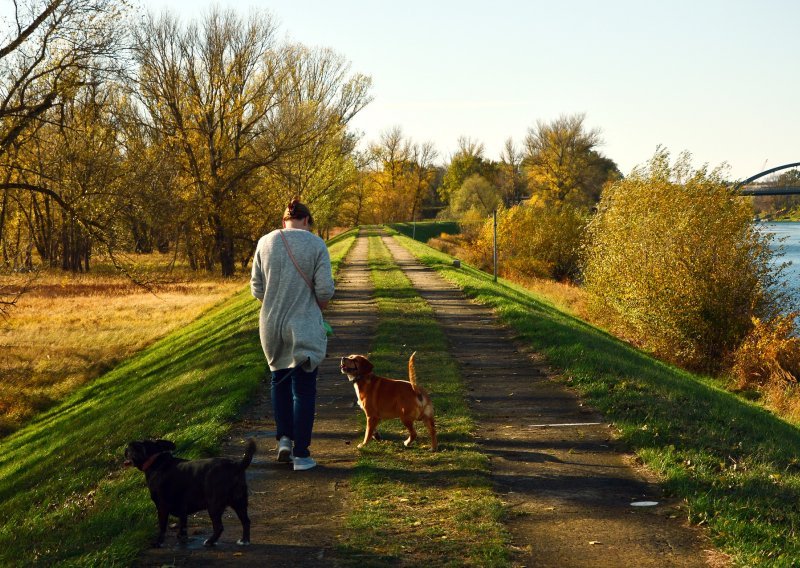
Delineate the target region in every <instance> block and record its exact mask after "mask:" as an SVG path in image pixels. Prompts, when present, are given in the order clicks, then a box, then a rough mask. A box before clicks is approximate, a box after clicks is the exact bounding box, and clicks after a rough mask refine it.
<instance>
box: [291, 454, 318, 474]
mask: <svg viewBox="0 0 800 568" xmlns="http://www.w3.org/2000/svg"><path fill="white" fill-rule="evenodd" d="M316 466H317V462H316V461H314V458H312V457H307V458H294V470H295V471H305V470H307V469H311V468H312V467H316Z"/></svg>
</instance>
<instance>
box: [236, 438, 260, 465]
mask: <svg viewBox="0 0 800 568" xmlns="http://www.w3.org/2000/svg"><path fill="white" fill-rule="evenodd" d="M255 453H256V441H255V440H253V438H250V439H249V440H247V447H246V448H245V449H244V456H243V457H242V461H240V462H239V467H240V468H242V471H244V470H246V469H247V468H248V466H249V465H250V462H252V461H253V454H255Z"/></svg>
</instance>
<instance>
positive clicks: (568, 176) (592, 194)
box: [523, 114, 621, 207]
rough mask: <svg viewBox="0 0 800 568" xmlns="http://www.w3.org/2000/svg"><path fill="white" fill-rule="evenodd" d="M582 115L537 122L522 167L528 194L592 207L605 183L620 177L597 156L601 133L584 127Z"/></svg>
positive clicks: (526, 145)
mask: <svg viewBox="0 0 800 568" xmlns="http://www.w3.org/2000/svg"><path fill="white" fill-rule="evenodd" d="M584 119H585V116H584V115H583V114H577V115H572V116H561V117H559V118H558V119H556V120H554V121H553V122H550V123H546V122H542V121H539V122H537V125H536V128H535V129H534V128H530V129H528V135H527V136H526V138H525V155H524V159H523V167H524V169H525V173H526V176H527V181H528V187H529V189H530V191H531V192H532V193H533V194H535V195H539V196H541V197H543V198H544V199H546V200H549V201H557V202H568V203H571V204H574V205H580V206H584V207H591V206H593V205H594V204H595V203H596V202H597V200H598V199H599V198H600V193H601V191H602V188H603V185H604V184H605V183H606V182H607V181H611V180H614V179H618V178H619V177H621V175H620V173H619V170H618V169H617V166H616V164H615V163H614V162H613V161H611V160H609V159H608V158H606V157H604V156H602V155H601V154H599V153H598V152H597V151H596V150H595V148H596V147H597V146H598V145H599V144H600V143H601V138H600V131H599V130H596V129H592V130H586V129H585V128H584V124H583V123H584Z"/></svg>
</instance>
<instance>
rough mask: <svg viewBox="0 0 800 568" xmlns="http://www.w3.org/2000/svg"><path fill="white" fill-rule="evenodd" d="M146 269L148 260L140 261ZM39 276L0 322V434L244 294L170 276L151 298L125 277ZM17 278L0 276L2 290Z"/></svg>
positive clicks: (238, 282) (237, 283)
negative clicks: (218, 306) (220, 304)
mask: <svg viewBox="0 0 800 568" xmlns="http://www.w3.org/2000/svg"><path fill="white" fill-rule="evenodd" d="M142 260H143V262H142V265H145V266H146V265H148V261H149V260H150V259H147V258H144V259H142ZM103 272H104V271H103V270H102V267H100V268H99V269H98V271H97V272H96V273H89V274H83V275H67V274H64V273H62V272H60V271H52V272H47V273H43V274H40V275H39V277H38V278H37V279H36V280H35V282H34V283H33V284H32V286H31V287H30V289H29V290H27V291H26V292H25V293H24V294H23V295H22V296H21V297H20V298H19V300H18V301H17V304H16V306H14V307H13V308H11V309H10V310H9V313H8V314H7V316H6V317H5V318H3V319H2V320H0V433H7V432H9V431H11V430H13V429H16V428H17V427H19V425H20V424H22V423H23V422H24V421H25V420H26V419H28V418H30V417H31V416H32V415H33V414H35V413H36V412H39V411H41V410H43V409H44V408H46V407H48V406H49V405H51V404H52V403H53V402H54V401H56V400H58V399H60V398H62V397H64V396H65V395H66V394H69V393H70V392H71V391H73V390H74V389H75V388H76V387H78V386H80V385H82V384H84V383H86V382H88V381H90V380H92V379H93V378H96V377H97V376H99V375H100V374H102V373H103V372H104V371H106V370H108V369H110V368H112V367H113V366H114V365H116V364H117V363H119V362H120V361H122V360H123V359H125V358H127V357H129V356H131V355H132V354H134V353H136V352H137V351H140V350H141V349H143V348H144V347H146V346H147V345H149V344H151V343H152V342H153V341H155V340H156V339H158V338H160V337H163V336H165V335H166V334H168V333H169V332H171V331H173V330H174V329H176V328H178V327H180V326H182V325H185V324H187V323H189V322H191V321H192V320H194V319H196V318H197V317H198V316H199V315H200V314H202V313H203V312H204V311H206V310H208V309H209V308H210V307H212V306H213V305H215V304H217V303H219V302H220V301H221V300H223V299H225V298H227V297H229V296H231V295H232V294H234V293H235V292H236V291H238V290H241V289H242V287H243V286H244V285H245V282H246V280H245V278H246V276H244V275H242V277H241V278H237V279H234V280H230V279H227V280H223V279H221V278H216V277H214V276H212V275H207V274H201V275H198V274H191V273H188V272H186V271H180V270H179V271H177V272H172V273H171V274H169V275H168V277H166V278H165V277H164V276H165V275H162V276H161V277H160V280H161V284H159V285H158V286H156V287H155V288H154V289H153V290H151V291H148V290H145V289H142V288H141V287H138V286H136V285H135V284H133V283H132V282H131V281H130V280H129V279H128V278H126V277H124V276H115V275H109V274H107V273H106V274H103ZM25 280H26V279H25V278H23V277H21V276H0V286H3V287H5V289H6V290H9V289H14V287H15V286H18V285H21V284H24V282H25Z"/></svg>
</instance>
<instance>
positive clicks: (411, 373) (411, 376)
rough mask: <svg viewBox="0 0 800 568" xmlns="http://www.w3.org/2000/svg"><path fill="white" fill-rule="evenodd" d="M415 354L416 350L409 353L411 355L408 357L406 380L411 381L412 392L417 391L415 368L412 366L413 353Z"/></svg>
mask: <svg viewBox="0 0 800 568" xmlns="http://www.w3.org/2000/svg"><path fill="white" fill-rule="evenodd" d="M416 354H417V352H416V351H414V352H413V353H412V354H411V357H409V358H408V382H409V383H411V388H413V389H414V392H417V393H418V392H419V389H418V388H417V370H416V369H415V368H414V355H416Z"/></svg>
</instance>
